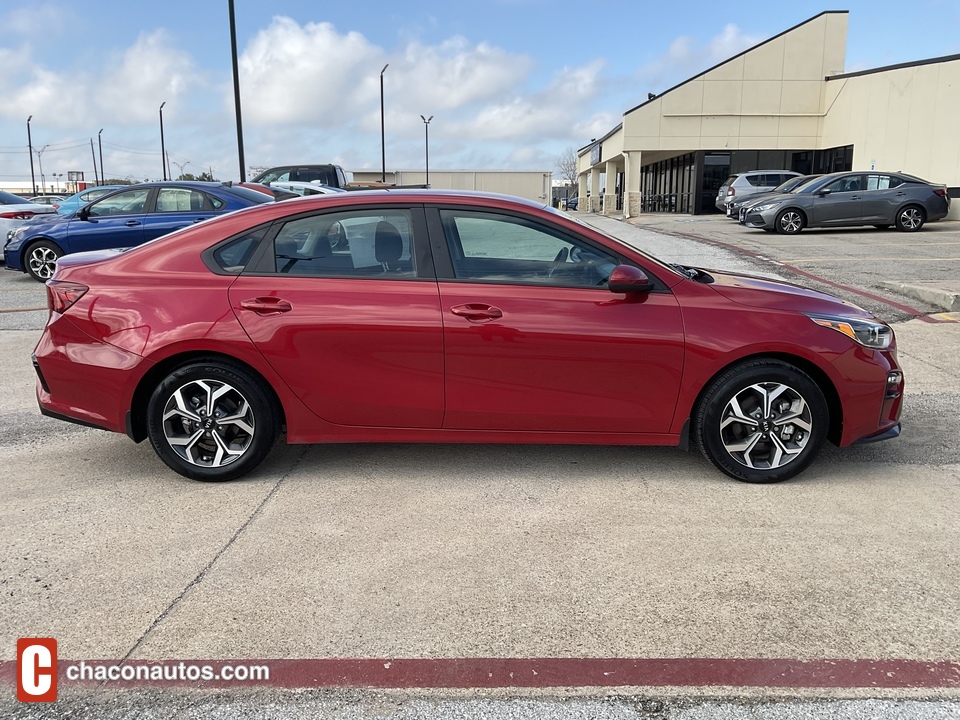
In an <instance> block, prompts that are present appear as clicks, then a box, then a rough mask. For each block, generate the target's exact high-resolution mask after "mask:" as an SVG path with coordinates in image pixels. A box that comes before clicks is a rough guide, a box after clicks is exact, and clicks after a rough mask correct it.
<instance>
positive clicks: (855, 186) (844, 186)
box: [824, 175, 863, 193]
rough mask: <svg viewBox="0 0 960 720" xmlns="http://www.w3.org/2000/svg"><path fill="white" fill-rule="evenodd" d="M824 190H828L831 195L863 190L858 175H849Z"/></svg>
mask: <svg viewBox="0 0 960 720" xmlns="http://www.w3.org/2000/svg"><path fill="white" fill-rule="evenodd" d="M824 189H825V190H829V191H830V192H831V193H842V192H859V191H860V190H863V183H862V182H861V177H860V176H859V175H849V176H847V177H842V178H839V179H837V180H834V181H833V182H832V183H830V184H829V185H827V186H826V188H824Z"/></svg>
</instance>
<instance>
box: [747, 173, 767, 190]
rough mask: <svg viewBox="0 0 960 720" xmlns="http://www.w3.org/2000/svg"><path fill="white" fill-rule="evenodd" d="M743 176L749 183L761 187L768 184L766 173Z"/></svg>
mask: <svg viewBox="0 0 960 720" xmlns="http://www.w3.org/2000/svg"><path fill="white" fill-rule="evenodd" d="M743 178H744V180H746V181H747V182H748V183H750V184H751V185H752V186H753V187H760V186H761V185H766V182H764V180H765V178H766V176H765V175H744V176H743Z"/></svg>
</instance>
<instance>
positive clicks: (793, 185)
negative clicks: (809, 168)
mask: <svg viewBox="0 0 960 720" xmlns="http://www.w3.org/2000/svg"><path fill="white" fill-rule="evenodd" d="M819 177H820V176H819V175H813V176H811V175H806V176H800V177H792V178H790V179H789V180H787V181H786V182H785V183H783V184H781V185H778V186H777V187H775V188H774V189H773V192H775V193H788V192H793V191H794V190H796V189H797V188H798V187H800V186H801V185H804V184H805V183H808V182H810V181H811V180H816V179H817V178H819Z"/></svg>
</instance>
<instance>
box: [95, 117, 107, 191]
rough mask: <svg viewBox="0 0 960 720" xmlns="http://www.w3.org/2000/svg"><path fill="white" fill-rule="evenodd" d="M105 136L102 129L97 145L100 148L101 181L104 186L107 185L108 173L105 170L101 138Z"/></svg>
mask: <svg viewBox="0 0 960 720" xmlns="http://www.w3.org/2000/svg"><path fill="white" fill-rule="evenodd" d="M102 134H103V128H100V132H98V133H97V144H98V145H99V146H100V179H101V180H103V184H104V185H106V184H107V173H106V172H105V171H104V169H103V138H101V137H100V136H101V135H102Z"/></svg>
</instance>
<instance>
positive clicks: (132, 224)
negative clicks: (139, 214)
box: [124, 220, 140, 227]
mask: <svg viewBox="0 0 960 720" xmlns="http://www.w3.org/2000/svg"><path fill="white" fill-rule="evenodd" d="M139 224H140V221H139V220H127V221H126V222H125V223H124V225H126V226H127V227H136V226H137V225H139Z"/></svg>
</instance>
